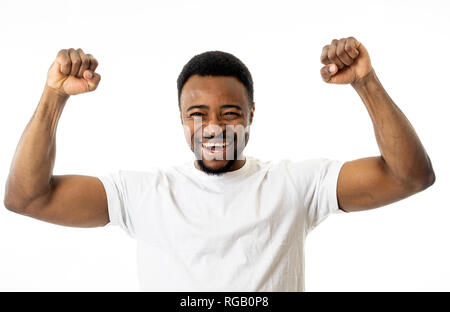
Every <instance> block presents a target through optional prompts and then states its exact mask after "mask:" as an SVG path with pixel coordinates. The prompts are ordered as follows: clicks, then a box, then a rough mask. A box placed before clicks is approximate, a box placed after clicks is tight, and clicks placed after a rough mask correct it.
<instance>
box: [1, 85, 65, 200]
mask: <svg viewBox="0 0 450 312" xmlns="http://www.w3.org/2000/svg"><path fill="white" fill-rule="evenodd" d="M67 99H68V96H67V95H61V94H59V93H57V92H55V91H54V90H53V89H51V88H49V87H46V88H45V89H44V92H43V94H42V97H41V99H40V102H39V104H38V106H37V108H36V110H35V112H34V114H33V116H32V118H31V120H30V121H29V123H28V125H27V126H26V128H25V130H24V132H23V134H22V137H21V138H20V141H19V143H18V145H17V149H16V152H15V155H14V158H13V160H12V164H11V168H10V173H9V177H8V180H7V183H6V191H5V202H7V203H8V205H9V206H12V207H16V208H17V209H24V208H25V207H26V206H27V205H28V204H29V203H30V202H31V201H33V200H34V199H35V198H37V197H40V196H42V195H44V194H46V193H48V191H49V190H50V187H51V184H50V183H51V177H52V172H53V166H54V162H55V151H56V128H57V124H58V120H59V117H60V115H61V112H62V110H63V108H64V105H65V103H66V101H67Z"/></svg>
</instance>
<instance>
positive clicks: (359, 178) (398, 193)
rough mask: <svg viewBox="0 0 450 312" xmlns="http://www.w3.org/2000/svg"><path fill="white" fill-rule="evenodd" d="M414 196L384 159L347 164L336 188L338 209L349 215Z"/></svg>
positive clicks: (355, 161) (379, 157)
mask: <svg viewBox="0 0 450 312" xmlns="http://www.w3.org/2000/svg"><path fill="white" fill-rule="evenodd" d="M413 193H414V192H413V191H412V189H411V187H408V186H407V185H406V184H405V183H402V182H400V181H399V180H397V179H396V178H395V177H394V176H393V175H392V174H391V173H390V171H389V168H388V167H387V165H386V163H385V162H384V160H383V159H382V158H381V156H378V157H368V158H362V159H357V160H353V161H348V162H346V163H345V164H344V165H343V166H342V169H341V171H340V174H339V178H338V184H337V197H338V202H339V208H340V209H341V210H344V211H346V212H351V211H361V210H368V209H372V208H377V207H381V206H385V205H388V204H391V203H393V202H396V201H398V200H401V199H403V198H406V197H408V196H410V195H412V194H413Z"/></svg>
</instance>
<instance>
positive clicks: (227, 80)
mask: <svg viewBox="0 0 450 312" xmlns="http://www.w3.org/2000/svg"><path fill="white" fill-rule="evenodd" d="M250 106H251V107H250ZM254 111H255V105H254V103H253V105H250V102H249V98H248V94H247V89H246V88H245V86H244V85H243V84H242V83H241V82H240V81H239V80H238V79H237V78H235V77H225V76H199V75H193V76H191V77H190V78H189V79H188V80H187V81H186V83H185V85H184V86H183V90H182V92H181V96H180V118H181V122H182V124H183V126H184V127H185V129H186V128H187V129H188V130H189V131H188V132H187V133H186V132H185V135H186V140H187V143H188V145H189V146H190V147H191V150H192V151H194V141H195V138H194V136H195V135H198V136H199V139H201V138H203V140H202V141H203V142H206V141H208V140H211V141H214V138H215V137H217V136H218V135H219V138H222V140H223V141H224V140H225V138H226V137H228V136H232V134H231V133H226V126H227V125H228V126H234V127H235V128H236V126H238V125H240V126H242V127H243V128H246V127H247V126H250V125H251V123H252V120H253V114H254ZM195 116H196V117H199V118H201V119H202V126H201V127H198V128H197V129H195V128H194V117H195ZM208 125H216V126H218V127H219V128H220V130H221V133H216V132H214V131H208V130H205V129H206V127H207V126H208ZM220 135H221V137H220ZM233 137H234V136H233ZM247 142H248V134H247V135H245V145H247ZM234 144H235V150H236V151H237V150H238V148H237V146H236V144H237V140H235V142H234ZM241 155H242V152H241V151H240V153H238V155H236V156H237V157H235V159H236V161H235V162H234V163H233V165H232V166H231V168H230V169H229V171H234V170H237V169H239V168H241V167H242V166H243V165H244V163H245V158H244V157H239V156H241ZM222 158H223V159H219V160H217V159H211V160H208V159H205V157H203V162H204V164H205V166H206V167H208V168H211V169H213V170H218V169H220V168H223V167H225V166H226V165H227V163H228V162H229V161H230V159H227V158H226V157H222ZM240 158H244V159H240ZM196 167H197V168H198V169H200V168H199V165H198V163H197V162H196Z"/></svg>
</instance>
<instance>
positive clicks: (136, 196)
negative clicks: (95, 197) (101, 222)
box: [98, 170, 146, 237]
mask: <svg viewBox="0 0 450 312" xmlns="http://www.w3.org/2000/svg"><path fill="white" fill-rule="evenodd" d="M98 179H99V180H100V181H101V182H102V183H103V186H104V188H105V191H106V197H107V201H108V214H109V220H110V222H109V223H108V226H110V225H118V226H120V227H121V228H122V229H123V230H125V232H127V233H128V234H129V235H130V236H131V237H134V236H135V230H136V229H135V220H136V213H137V211H136V210H137V205H138V203H139V200H140V198H142V196H143V194H144V191H145V187H146V185H145V182H146V179H145V175H144V174H143V173H140V172H133V171H122V170H120V171H118V172H115V173H109V174H105V175H101V176H98Z"/></svg>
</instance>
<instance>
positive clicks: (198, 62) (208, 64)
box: [177, 51, 253, 107]
mask: <svg viewBox="0 0 450 312" xmlns="http://www.w3.org/2000/svg"><path fill="white" fill-rule="evenodd" d="M192 75H199V76H233V77H236V78H237V79H238V80H239V81H240V82H242V83H243V84H244V86H245V88H246V89H247V93H248V99H249V102H250V107H251V106H252V105H253V79H252V75H251V74H250V71H249V70H248V68H247V66H245V64H244V63H243V62H242V61H241V60H239V59H238V58H237V57H236V56H234V55H233V54H231V53H227V52H222V51H208V52H203V53H201V54H197V55H195V56H194V57H193V58H191V59H190V60H189V62H187V64H186V65H184V67H183V70H182V71H181V73H180V75H179V76H178V79H177V86H178V106H179V105H180V96H181V90H182V89H183V86H184V84H185V83H186V81H187V80H188V79H189V77H191V76H192Z"/></svg>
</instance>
